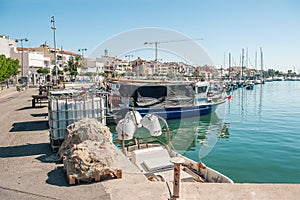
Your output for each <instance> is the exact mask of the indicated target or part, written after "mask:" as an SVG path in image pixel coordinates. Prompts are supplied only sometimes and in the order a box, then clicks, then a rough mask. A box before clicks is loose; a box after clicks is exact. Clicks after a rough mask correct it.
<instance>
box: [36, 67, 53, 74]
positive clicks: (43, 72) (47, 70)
mask: <svg viewBox="0 0 300 200" xmlns="http://www.w3.org/2000/svg"><path fill="white" fill-rule="evenodd" d="M37 73H39V74H43V75H46V74H49V73H50V70H49V69H48V68H40V69H38V70H37Z"/></svg>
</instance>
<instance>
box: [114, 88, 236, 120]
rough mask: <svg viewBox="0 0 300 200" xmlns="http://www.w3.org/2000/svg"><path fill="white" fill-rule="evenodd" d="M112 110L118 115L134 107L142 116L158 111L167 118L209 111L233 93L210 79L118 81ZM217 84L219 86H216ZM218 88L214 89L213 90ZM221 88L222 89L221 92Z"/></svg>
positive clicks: (213, 109)
mask: <svg viewBox="0 0 300 200" xmlns="http://www.w3.org/2000/svg"><path fill="white" fill-rule="evenodd" d="M117 84H118V86H116V87H115V88H117V89H116V90H115V91H113V94H114V95H113V96H114V99H116V98H117V99H118V101H114V102H112V112H113V114H114V115H115V116H116V118H117V119H120V118H122V117H124V116H125V114H126V113H127V112H128V111H129V110H130V109H131V108H134V109H135V110H137V111H138V112H139V113H140V114H141V115H142V116H144V115H146V114H147V113H154V114H157V115H159V116H161V117H163V118H165V119H175V118H183V117H193V116H198V115H205V114H208V113H211V112H213V111H215V110H216V109H217V106H218V105H220V104H223V103H224V102H226V101H227V100H228V99H230V97H228V96H225V97H223V96H222V93H220V91H221V87H218V86H217V84H215V83H213V84H211V83H210V82H196V83H191V82H139V83H137V82H133V83H130V82H117ZM216 88H217V89H216ZM213 89H214V91H213ZM218 90H219V93H218Z"/></svg>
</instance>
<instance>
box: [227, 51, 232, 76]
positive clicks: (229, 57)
mask: <svg viewBox="0 0 300 200" xmlns="http://www.w3.org/2000/svg"><path fill="white" fill-rule="evenodd" d="M228 62H229V63H228V68H229V76H228V77H229V79H230V67H231V53H229V56H228Z"/></svg>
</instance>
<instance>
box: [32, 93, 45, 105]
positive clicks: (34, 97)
mask: <svg viewBox="0 0 300 200" xmlns="http://www.w3.org/2000/svg"><path fill="white" fill-rule="evenodd" d="M42 100H47V101H45V102H44V101H42ZM36 103H40V105H41V104H42V103H48V95H47V94H46V95H44V94H42V95H32V107H33V108H35V104H36Z"/></svg>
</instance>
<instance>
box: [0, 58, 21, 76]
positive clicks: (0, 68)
mask: <svg viewBox="0 0 300 200" xmlns="http://www.w3.org/2000/svg"><path fill="white" fill-rule="evenodd" d="M19 68H20V65H19V61H18V60H14V59H11V58H6V57H5V56H4V55H0V81H4V80H6V79H8V78H10V77H12V76H16V75H17V74H18V69H19Z"/></svg>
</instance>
